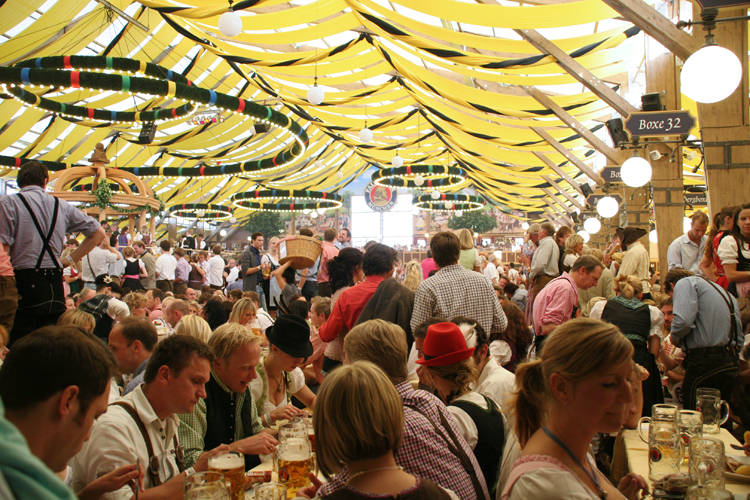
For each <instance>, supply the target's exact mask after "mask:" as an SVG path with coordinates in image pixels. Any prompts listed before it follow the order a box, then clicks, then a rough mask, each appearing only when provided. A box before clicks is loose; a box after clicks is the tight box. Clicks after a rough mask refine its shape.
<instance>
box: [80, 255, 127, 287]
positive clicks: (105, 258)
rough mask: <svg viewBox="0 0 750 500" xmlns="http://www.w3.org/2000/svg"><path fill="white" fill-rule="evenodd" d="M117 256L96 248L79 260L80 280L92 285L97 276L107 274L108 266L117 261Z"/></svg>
mask: <svg viewBox="0 0 750 500" xmlns="http://www.w3.org/2000/svg"><path fill="white" fill-rule="evenodd" d="M117 256H118V254H116V253H112V252H110V251H109V250H104V249H103V248H101V247H99V246H96V247H94V248H93V249H92V250H91V251H90V252H89V253H88V255H86V256H85V257H84V258H83V259H81V279H82V280H83V281H86V282H89V283H93V282H94V280H95V279H96V277H97V276H101V275H102V274H109V265H110V264H112V263H113V262H115V261H116V260H117Z"/></svg>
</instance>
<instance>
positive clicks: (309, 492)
mask: <svg viewBox="0 0 750 500" xmlns="http://www.w3.org/2000/svg"><path fill="white" fill-rule="evenodd" d="M307 477H308V478H310V482H311V483H312V486H305V487H304V488H300V489H298V490H297V496H298V497H302V498H315V495H317V494H318V490H319V489H320V487H321V486H323V482H322V481H321V480H320V479H318V476H316V475H315V474H313V473H312V472H310V473H309V474H308V476H307Z"/></svg>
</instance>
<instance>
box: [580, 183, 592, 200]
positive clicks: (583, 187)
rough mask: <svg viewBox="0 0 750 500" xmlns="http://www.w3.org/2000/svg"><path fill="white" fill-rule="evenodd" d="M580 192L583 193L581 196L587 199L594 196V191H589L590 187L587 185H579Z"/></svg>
mask: <svg viewBox="0 0 750 500" xmlns="http://www.w3.org/2000/svg"><path fill="white" fill-rule="evenodd" d="M581 191H583V196H584V197H586V198H588V197H589V196H591V195H592V194H594V190H593V189H591V186H589V185H588V184H587V183H585V182H584V183H583V184H581Z"/></svg>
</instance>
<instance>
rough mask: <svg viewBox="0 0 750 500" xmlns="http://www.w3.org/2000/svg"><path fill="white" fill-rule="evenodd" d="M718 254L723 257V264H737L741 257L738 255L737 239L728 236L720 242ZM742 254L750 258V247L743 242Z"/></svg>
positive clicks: (720, 257)
mask: <svg viewBox="0 0 750 500" xmlns="http://www.w3.org/2000/svg"><path fill="white" fill-rule="evenodd" d="M716 255H718V256H719V259H721V263H722V265H725V264H737V263H739V259H738V257H737V240H736V239H734V238H733V237H732V236H727V237H726V238H724V239H722V240H721V243H719V248H718V249H717V250H716ZM742 256H743V257H745V258H746V259H747V260H750V247H748V246H747V245H745V243H744V242H743V243H742Z"/></svg>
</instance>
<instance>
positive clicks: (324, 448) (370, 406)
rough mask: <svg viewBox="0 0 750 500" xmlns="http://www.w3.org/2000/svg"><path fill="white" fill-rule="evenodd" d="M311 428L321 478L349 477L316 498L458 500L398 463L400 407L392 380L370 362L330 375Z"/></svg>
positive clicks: (323, 385)
mask: <svg viewBox="0 0 750 500" xmlns="http://www.w3.org/2000/svg"><path fill="white" fill-rule="evenodd" d="M313 425H314V427H315V435H316V436H317V445H316V446H317V459H318V464H319V466H320V470H321V472H322V473H323V475H324V476H325V477H326V478H328V479H330V478H331V477H332V476H334V475H335V474H336V473H338V472H339V471H340V470H341V468H342V466H346V468H347V470H348V474H349V479H348V481H347V482H346V485H345V486H344V489H343V490H338V491H335V492H333V493H331V494H330V495H321V496H320V498H322V499H324V500H329V499H337V498H352V499H365V498H367V499H373V498H376V499H379V498H384V499H385V498H388V499H391V498H400V499H404V500H406V499H410V498H430V499H432V500H449V499H451V500H455V499H458V497H457V496H456V495H455V493H453V492H452V491H449V490H445V489H443V488H441V487H440V486H438V485H436V484H435V483H433V482H432V481H430V480H429V479H426V478H420V477H418V476H414V475H412V474H409V473H407V472H405V471H404V470H403V467H399V466H398V465H397V464H396V460H395V459H394V451H395V450H397V449H398V448H400V447H401V445H402V443H403V435H404V411H403V406H402V402H401V398H400V397H399V395H398V392H396V389H395V388H394V386H393V384H392V383H391V381H390V379H389V378H388V377H387V376H386V374H385V373H383V371H382V370H381V369H380V368H378V367H377V366H375V365H374V364H372V363H370V362H368V361H356V362H354V363H352V364H351V365H346V366H342V367H340V368H337V369H336V370H334V371H333V372H331V374H330V375H329V376H328V377H326V379H325V381H324V382H323V384H322V385H321V387H320V393H319V395H318V400H317V406H316V408H315V414H314V416H313ZM306 493H308V494H309V493H312V492H311V491H308V492H306Z"/></svg>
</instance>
